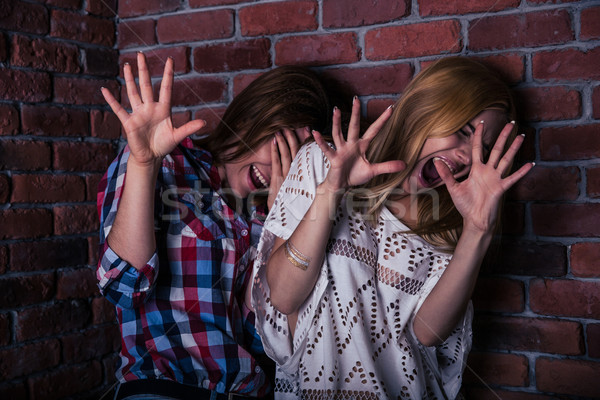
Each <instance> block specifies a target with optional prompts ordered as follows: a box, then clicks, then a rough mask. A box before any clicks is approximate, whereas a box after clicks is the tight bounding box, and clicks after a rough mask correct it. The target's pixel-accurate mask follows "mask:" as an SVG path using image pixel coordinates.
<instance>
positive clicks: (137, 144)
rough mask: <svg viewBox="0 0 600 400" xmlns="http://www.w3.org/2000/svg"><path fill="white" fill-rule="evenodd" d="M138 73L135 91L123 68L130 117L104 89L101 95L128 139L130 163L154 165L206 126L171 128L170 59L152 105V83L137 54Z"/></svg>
mask: <svg viewBox="0 0 600 400" xmlns="http://www.w3.org/2000/svg"><path fill="white" fill-rule="evenodd" d="M137 63H138V71H139V84H140V88H139V91H138V88H137V85H136V83H135V79H134V77H133V73H132V72H131V66H130V65H129V64H125V67H124V71H123V72H124V75H125V85H126V88H127V96H128V97H129V102H130V103H131V109H132V112H131V114H130V113H128V112H127V110H125V109H124V108H123V107H122V106H121V105H120V104H119V102H117V100H116V99H115V98H114V96H113V95H112V94H111V93H110V92H109V91H108V89H106V88H102V95H103V96H104V98H105V99H106V102H107V103H108V105H109V106H110V108H111V109H112V110H113V112H114V113H115V114H116V115H117V117H118V118H119V120H120V121H121V124H123V128H124V130H125V134H126V136H127V143H128V145H129V149H130V155H129V157H130V160H131V161H134V162H136V163H138V164H140V165H149V166H151V165H156V164H157V163H158V162H160V160H162V158H163V157H164V156H165V155H167V154H169V153H170V152H171V151H173V150H174V149H175V147H176V146H177V145H178V144H179V143H180V142H181V141H182V140H183V139H185V138H186V137H187V136H189V135H191V134H193V133H194V132H197V131H198V130H199V129H201V128H202V127H203V126H204V125H205V124H206V122H204V121H202V120H194V121H190V122H188V123H186V124H185V125H183V126H181V127H180V128H174V127H173V122H172V121H171V93H172V88H173V59H172V58H170V57H169V58H168V59H167V62H166V65H165V69H164V72H163V79H162V82H161V85H160V94H159V97H158V101H154V93H153V91H152V82H151V80H150V73H149V71H148V66H147V64H146V57H145V56H144V54H142V53H141V52H138V54H137Z"/></svg>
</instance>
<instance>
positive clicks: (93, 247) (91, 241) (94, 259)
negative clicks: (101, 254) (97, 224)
mask: <svg viewBox="0 0 600 400" xmlns="http://www.w3.org/2000/svg"><path fill="white" fill-rule="evenodd" d="M87 242H88V264H89V265H97V264H98V249H99V246H98V243H99V242H100V240H99V238H98V235H97V234H95V235H93V236H88V238H87Z"/></svg>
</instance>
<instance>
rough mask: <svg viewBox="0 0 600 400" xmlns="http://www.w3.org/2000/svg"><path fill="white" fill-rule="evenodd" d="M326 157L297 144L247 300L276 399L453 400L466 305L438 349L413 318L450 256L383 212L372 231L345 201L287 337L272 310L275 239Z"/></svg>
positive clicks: (303, 208) (301, 212)
mask: <svg viewBox="0 0 600 400" xmlns="http://www.w3.org/2000/svg"><path fill="white" fill-rule="evenodd" d="M328 168H329V163H328V160H327V159H326V158H325V157H324V155H323V153H322V151H321V150H320V149H319V148H318V146H317V145H316V144H315V143H311V144H309V145H307V146H304V147H303V148H302V149H301V150H300V152H299V153H298V155H297V156H296V159H295V160H294V163H293V164H292V167H291V170H290V173H289V175H288V177H287V179H286V180H285V182H284V184H283V186H282V187H281V190H280V192H279V194H278V196H277V199H276V201H275V204H274V205H273V207H272V210H271V212H270V214H269V217H268V218H267V221H266V223H265V226H264V229H263V233H262V237H261V240H260V243H259V246H258V255H257V259H256V262H255V267H254V286H253V289H252V302H253V305H254V308H255V310H256V318H257V320H256V325H257V329H258V332H259V334H260V336H261V338H262V341H263V345H264V347H265V350H266V352H267V355H269V356H270V357H271V358H272V359H274V360H275V361H276V362H277V379H276V387H275V398H276V399H357V400H358V399H392V398H393V399H396V398H397V399H446V398H448V399H453V398H455V397H456V396H457V394H458V391H459V389H460V384H461V380H462V372H463V369H464V365H465V362H466V358H467V354H468V352H469V350H470V347H471V320H472V307H471V305H470V304H469V308H468V310H467V312H466V315H465V316H464V318H463V319H462V320H461V321H460V323H459V324H458V325H457V327H456V328H455V329H454V331H453V332H452V334H451V335H450V337H449V338H448V339H447V340H446V341H445V342H444V343H443V344H441V345H439V346H435V347H425V346H423V345H421V344H420V343H419V341H418V340H417V339H416V337H415V335H414V333H413V332H412V320H413V318H415V315H416V313H417V311H418V309H419V307H420V306H421V304H422V303H423V301H424V300H425V298H426V297H427V295H428V294H429V293H430V291H431V289H432V288H433V287H434V286H435V284H436V282H437V281H438V279H439V278H440V276H441V275H442V274H443V272H444V270H445V268H446V266H447V264H448V262H449V261H450V258H451V256H450V255H448V254H445V253H442V252H440V251H437V250H436V249H435V248H433V247H432V246H431V245H430V244H428V243H427V242H426V241H424V240H423V239H422V238H420V237H419V236H417V235H414V234H410V233H403V232H406V231H407V230H408V229H407V227H406V226H405V225H403V224H402V223H401V222H400V221H399V220H398V219H397V218H396V217H395V216H394V215H393V214H392V213H391V212H390V211H389V210H387V209H384V210H383V212H382V213H381V216H380V218H379V221H378V223H377V224H376V225H375V226H373V225H372V224H368V223H367V222H365V221H363V219H362V218H361V216H360V215H359V214H357V213H356V212H354V211H353V210H352V209H351V208H349V207H346V206H345V204H346V203H345V200H342V202H341V205H340V206H339V207H338V210H337V214H336V215H335V217H334V218H335V222H334V226H333V229H332V232H331V236H330V237H329V242H328V243H327V248H326V254H325V261H324V262H323V266H322V268H321V273H320V276H319V278H318V280H317V283H316V284H315V287H314V289H313V291H312V293H311V294H310V296H309V297H308V299H307V300H306V302H305V303H304V304H303V305H302V307H301V308H300V310H299V316H298V322H297V325H296V330H295V334H294V337H293V338H292V337H291V334H290V332H289V329H288V321H287V317H286V316H285V315H283V314H281V313H279V312H278V311H277V310H276V309H275V308H273V306H272V305H271V303H270V300H269V296H270V295H269V287H268V284H267V280H266V272H265V269H266V268H265V264H266V262H267V260H268V257H269V254H270V252H271V249H272V246H273V243H274V240H275V237H276V236H278V237H280V238H283V239H287V238H289V237H290V235H291V234H292V232H293V231H294V229H295V228H296V226H297V225H298V223H299V222H300V220H301V219H302V218H304V217H307V218H310V215H305V214H306V212H307V210H308V208H309V207H310V205H311V203H312V201H313V199H314V194H315V191H316V187H317V185H318V184H320V183H321V182H322V181H323V180H324V179H325V176H326V174H327V170H328Z"/></svg>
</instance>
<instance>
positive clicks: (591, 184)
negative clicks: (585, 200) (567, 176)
mask: <svg viewBox="0 0 600 400" xmlns="http://www.w3.org/2000/svg"><path fill="white" fill-rule="evenodd" d="M587 195H588V196H589V197H594V198H597V197H600V166H597V167H589V168H588V169H587Z"/></svg>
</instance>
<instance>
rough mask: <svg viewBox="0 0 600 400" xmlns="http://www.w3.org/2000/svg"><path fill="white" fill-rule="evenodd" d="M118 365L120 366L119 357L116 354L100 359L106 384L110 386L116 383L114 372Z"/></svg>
mask: <svg viewBox="0 0 600 400" xmlns="http://www.w3.org/2000/svg"><path fill="white" fill-rule="evenodd" d="M119 365H121V358H120V357H119V355H118V353H117V354H111V355H109V356H107V357H104V358H103V359H102V366H103V368H104V377H105V379H106V381H107V383H108V384H110V385H112V384H113V383H116V372H117V366H119ZM113 386H114V385H113ZM109 398H112V396H109Z"/></svg>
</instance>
